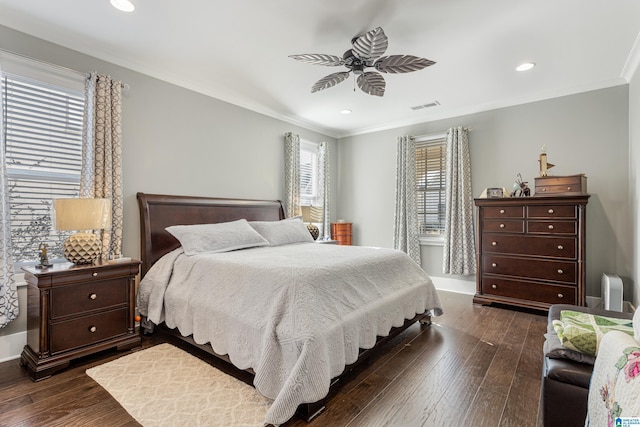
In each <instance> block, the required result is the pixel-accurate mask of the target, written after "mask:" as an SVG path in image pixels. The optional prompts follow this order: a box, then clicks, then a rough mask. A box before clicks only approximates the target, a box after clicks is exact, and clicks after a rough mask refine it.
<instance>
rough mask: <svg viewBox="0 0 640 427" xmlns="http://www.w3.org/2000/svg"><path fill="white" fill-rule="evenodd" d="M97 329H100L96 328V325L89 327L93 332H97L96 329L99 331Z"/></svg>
mask: <svg viewBox="0 0 640 427" xmlns="http://www.w3.org/2000/svg"><path fill="white" fill-rule="evenodd" d="M97 330H98V328H96V327H95V326H91V327H90V328H89V332H91V333H94V332H95V331H97Z"/></svg>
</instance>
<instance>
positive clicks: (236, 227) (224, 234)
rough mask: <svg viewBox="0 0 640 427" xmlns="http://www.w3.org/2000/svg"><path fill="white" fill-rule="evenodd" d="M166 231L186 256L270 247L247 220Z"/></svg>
mask: <svg viewBox="0 0 640 427" xmlns="http://www.w3.org/2000/svg"><path fill="white" fill-rule="evenodd" d="M165 230H167V231H168V232H169V233H171V234H172V235H173V236H174V237H175V238H176V239H178V240H179V241H180V244H181V245H182V248H183V249H184V253H185V254H186V255H197V254H207V253H208V254H214V253H219V252H228V251H234V250H236V249H245V248H252V247H256V246H268V245H269V242H268V241H267V240H265V239H264V237H262V236H261V235H260V234H258V232H256V230H254V229H253V228H252V227H251V226H250V225H249V223H248V222H247V220H246V219H239V220H237V221H231V222H221V223H218V224H195V225H172V226H171V227H167V228H166V229H165Z"/></svg>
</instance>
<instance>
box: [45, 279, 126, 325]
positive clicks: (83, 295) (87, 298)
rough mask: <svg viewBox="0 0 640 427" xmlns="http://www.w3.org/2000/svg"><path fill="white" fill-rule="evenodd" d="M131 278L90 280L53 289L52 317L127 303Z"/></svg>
mask: <svg viewBox="0 0 640 427" xmlns="http://www.w3.org/2000/svg"><path fill="white" fill-rule="evenodd" d="M128 289H129V279H128V278H120V279H111V280H107V281H90V282H87V283H82V284H77V285H69V286H58V287H54V288H52V289H51V318H53V319H56V318H59V317H63V316H69V315H74V314H81V313H86V312H89V311H92V310H99V309H104V308H107V307H112V306H117V305H126V304H127V301H128V299H127V297H128Z"/></svg>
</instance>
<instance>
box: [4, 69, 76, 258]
mask: <svg viewBox="0 0 640 427" xmlns="http://www.w3.org/2000/svg"><path fill="white" fill-rule="evenodd" d="M38 66H39V67H42V65H41V64H40V65H38ZM3 68H4V64H3ZM9 68H11V67H9ZM31 71H33V70H31ZM69 73H73V72H71V71H69ZM27 74H28V73H27ZM41 74H42V75H43V76H44V78H43V79H42V80H39V79H34V78H32V77H27V76H25V75H19V74H12V73H10V72H7V73H3V74H2V79H1V80H2V81H1V84H2V94H3V98H2V102H3V105H2V106H3V113H4V117H3V118H2V119H3V123H2V125H3V127H4V141H2V142H3V149H4V150H5V161H6V168H7V178H8V186H9V204H10V212H11V243H12V255H13V258H14V261H15V262H16V263H19V264H26V263H30V262H32V263H34V262H35V261H37V259H38V248H39V246H40V244H41V243H46V244H47V245H48V255H49V259H50V260H55V259H59V258H62V257H63V255H62V243H63V242H64V240H65V239H66V237H67V236H68V233H57V232H56V231H54V230H52V221H51V205H52V200H53V199H54V198H57V197H77V196H78V195H79V190H80V169H81V165H82V131H83V123H84V103H85V102H84V83H83V80H82V79H81V78H79V77H78V76H72V78H71V80H73V81H74V82H73V84H64V83H61V82H63V81H64V79H61V78H60V77H59V75H60V74H61V71H60V70H59V69H57V70H55V73H53V74H56V75H57V76H54V75H52V76H51V77H52V78H51V79H47V73H46V72H45V73H41ZM51 81H54V83H51Z"/></svg>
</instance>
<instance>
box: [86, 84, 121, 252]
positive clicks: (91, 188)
mask: <svg viewBox="0 0 640 427" xmlns="http://www.w3.org/2000/svg"><path fill="white" fill-rule="evenodd" d="M85 91H86V99H87V108H86V112H85V114H86V116H87V117H85V123H86V124H87V125H86V129H85V134H84V136H83V150H82V151H83V153H82V155H83V156H82V157H83V159H82V175H81V181H80V194H81V195H82V197H100V198H109V199H111V222H112V223H111V229H110V230H103V231H102V254H103V256H106V255H108V254H121V253H122V201H123V197H122V129H121V120H122V117H121V116H122V82H120V81H117V80H113V79H111V77H110V76H106V75H99V74H97V73H91V75H90V77H89V79H88V80H87V84H86V86H85Z"/></svg>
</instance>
